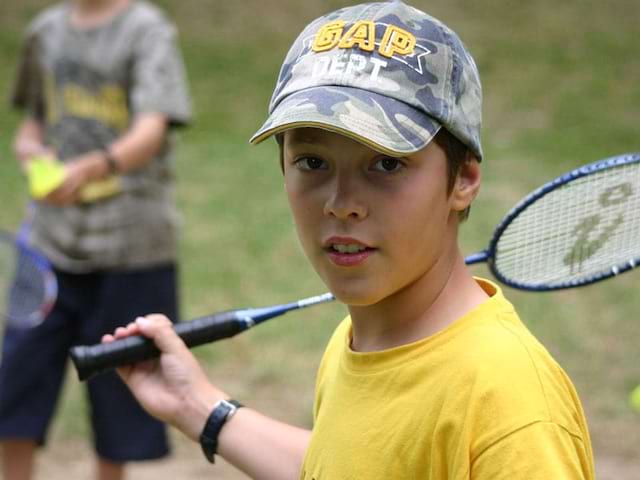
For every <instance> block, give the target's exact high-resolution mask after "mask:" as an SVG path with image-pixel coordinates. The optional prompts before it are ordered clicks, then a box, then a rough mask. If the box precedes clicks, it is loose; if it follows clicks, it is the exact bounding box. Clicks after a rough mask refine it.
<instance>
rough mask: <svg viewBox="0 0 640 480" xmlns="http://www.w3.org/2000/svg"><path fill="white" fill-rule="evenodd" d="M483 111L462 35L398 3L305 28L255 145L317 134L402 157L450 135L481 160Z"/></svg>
mask: <svg viewBox="0 0 640 480" xmlns="http://www.w3.org/2000/svg"><path fill="white" fill-rule="evenodd" d="M481 107H482V90H481V87H480V78H479V75H478V69H477V67H476V64H475V62H474V60H473V58H472V57H471V55H470V54H469V52H468V51H467V50H466V48H465V46H464V45H463V43H462V41H461V40H460V38H459V37H458V36H457V35H456V33H455V32H453V31H452V30H451V29H450V28H449V27H447V26H446V25H444V24H443V23H442V22H440V21H439V20H437V19H435V18H433V17H431V16H429V15H427V14H426V13H424V12H421V11H420V10H417V9H416V8H413V7H411V6H409V5H406V4H405V3H403V2H400V1H392V2H381V3H367V4H362V5H356V6H351V7H346V8H342V9H340V10H336V11H335V12H332V13H329V14H327V15H325V16H323V17H321V18H319V19H317V20H315V21H313V22H311V23H310V24H309V25H308V26H307V27H306V28H305V29H304V31H303V32H302V33H301V34H300V36H299V37H298V38H297V39H296V41H295V43H294V44H293V46H292V47H291V49H290V50H289V53H288V54H287V57H286V59H285V61H284V64H283V65H282V69H281V70H280V75H279V77H278V83H277V85H276V88H275V90H274V92H273V96H272V98H271V103H270V105H269V114H270V115H269V118H268V120H267V121H266V123H265V124H264V125H263V126H262V128H260V130H258V132H257V133H256V134H255V135H254V136H253V137H252V138H251V140H250V141H251V143H254V144H257V143H260V142H261V141H263V140H264V139H266V138H268V137H270V136H272V135H275V134H277V133H281V132H284V131H285V130H289V129H291V128H299V127H317V128H323V129H326V130H330V131H334V132H337V133H340V134H343V135H346V136H348V137H351V138H353V139H355V140H357V141H359V142H362V143H364V144H365V145H368V146H370V147H371V148H374V149H375V150H378V151H381V152H383V153H386V154H389V155H394V156H400V155H405V154H408V153H413V152H416V151H418V150H420V149H421V148H423V147H425V146H426V145H427V144H428V143H429V142H430V141H431V140H432V139H433V137H434V136H435V134H436V133H437V132H438V130H439V129H440V128H441V127H444V128H446V129H447V130H448V131H449V132H451V133H452V134H453V135H454V136H456V137H457V138H458V139H459V140H460V141H462V142H463V143H464V144H465V145H466V146H467V147H469V148H470V150H471V151H472V152H474V153H475V155H476V156H477V157H478V159H481V158H482V148H481V146H480V124H481V119H482V113H481Z"/></svg>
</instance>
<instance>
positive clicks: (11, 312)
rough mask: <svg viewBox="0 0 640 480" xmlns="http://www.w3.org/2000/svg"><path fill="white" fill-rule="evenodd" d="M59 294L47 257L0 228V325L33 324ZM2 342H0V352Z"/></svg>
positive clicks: (21, 326) (48, 309) (15, 326)
mask: <svg viewBox="0 0 640 480" xmlns="http://www.w3.org/2000/svg"><path fill="white" fill-rule="evenodd" d="M57 295H58V284H57V281H56V277H55V274H54V273H53V271H52V269H51V265H50V264H49V262H48V261H47V259H46V258H45V257H44V256H43V255H41V254H40V253H38V252H37V251H36V250H34V249H32V248H30V247H29V246H28V245H27V244H26V243H25V242H24V241H23V240H21V239H20V238H16V237H15V236H13V235H12V234H11V233H8V232H5V231H1V230H0V329H1V330H2V332H4V328H16V329H21V328H25V329H26V328H34V327H36V326H38V325H40V324H41V323H42V322H43V321H44V319H45V318H46V316H47V314H48V313H49V311H51V309H52V308H53V305H54V303H55V301H56V297H57ZM1 350H2V342H0V353H1Z"/></svg>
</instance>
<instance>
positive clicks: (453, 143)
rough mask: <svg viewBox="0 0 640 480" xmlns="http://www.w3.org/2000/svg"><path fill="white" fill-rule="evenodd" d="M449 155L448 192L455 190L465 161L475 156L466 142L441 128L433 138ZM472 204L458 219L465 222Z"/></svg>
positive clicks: (460, 213) (459, 214)
mask: <svg viewBox="0 0 640 480" xmlns="http://www.w3.org/2000/svg"><path fill="white" fill-rule="evenodd" d="M433 141H434V142H436V143H437V144H438V146H439V147H440V148H442V150H444V153H445V155H446V156H447V193H448V194H450V193H451V192H452V191H453V187H454V186H455V184H456V179H457V178H458V174H459V173H460V170H461V169H462V167H463V166H464V164H465V163H467V162H470V161H471V160H472V159H473V158H475V156H474V155H473V153H471V150H469V147H467V146H466V145H465V144H464V143H462V142H461V141H460V140H458V139H457V138H456V137H455V136H453V134H451V132H449V130H447V129H446V128H441V129H440V130H439V131H438V133H437V134H436V136H435V137H434V139H433ZM470 211H471V205H469V206H468V207H467V208H465V209H464V210H463V211H461V212H459V213H458V219H459V220H460V221H461V222H464V221H465V220H466V219H467V218H469V212H470Z"/></svg>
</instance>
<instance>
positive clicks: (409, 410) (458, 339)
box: [301, 279, 594, 480]
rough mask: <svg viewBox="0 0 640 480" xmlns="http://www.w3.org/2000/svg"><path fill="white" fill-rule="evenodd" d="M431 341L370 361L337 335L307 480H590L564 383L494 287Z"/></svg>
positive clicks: (324, 375) (326, 360)
mask: <svg viewBox="0 0 640 480" xmlns="http://www.w3.org/2000/svg"><path fill="white" fill-rule="evenodd" d="M478 282H479V284H480V285H481V286H482V288H483V289H484V290H485V291H486V292H487V293H488V294H489V295H490V297H491V298H489V299H488V300H487V301H486V302H484V303H483V304H482V305H480V306H478V307H477V308H475V309H474V310H473V311H471V312H469V313H468V314H466V315H464V316H463V317H462V318H460V319H458V320H457V321H456V322H454V323H453V324H452V325H450V326H449V327H447V328H446V329H444V330H443V331H441V332H438V333H437V334H435V335H433V336H431V337H428V338H425V339H423V340H420V341H418V342H415V343H412V344H409V345H403V346H401V347H397V348H393V349H389V350H385V351H380V352H372V353H357V352H354V351H352V350H351V349H350V347H349V345H350V334H351V319H350V318H349V317H347V318H346V319H345V320H344V321H343V322H342V323H341V324H340V325H339V326H338V328H337V329H336V331H335V333H334V335H333V337H332V339H331V341H330V342H329V345H328V347H327V350H326V352H325V354H324V357H323V359H322V363H321V365H320V369H319V372H318V379H317V389H316V401H315V407H314V428H313V434H312V437H311V443H310V445H309V449H308V451H307V453H306V456H305V460H304V465H303V471H302V474H301V478H302V479H304V480H348V479H354V480H378V479H379V480H383V479H384V480H396V479H397V480H413V479H420V480H444V479H447V480H453V479H487V480H500V479H509V480H519V479H523V480H524V479H527V480H538V479H539V480H551V479H553V480H564V479H592V478H594V470H593V454H592V450H591V444H590V440H589V433H588V430H587V425H586V421H585V417H584V413H583V411H582V407H581V405H580V401H579V399H578V396H577V394H576V392H575V389H574V387H573V385H572V384H571V381H570V380H569V378H568V377H567V375H566V374H565V373H564V372H563V371H562V369H561V368H560V366H559V365H558V364H557V363H556V362H555V361H554V360H553V359H552V358H551V355H550V354H549V353H548V352H547V350H545V348H544V347H543V346H542V345H541V344H540V343H539V342H538V341H537V340H536V338H535V337H534V336H533V335H532V334H531V333H530V332H529V331H528V330H527V328H526V327H525V326H524V325H523V324H522V322H521V321H520V319H519V318H518V315H517V314H516V312H515V311H514V309H513V306H512V305H511V304H510V303H509V302H508V301H507V300H506V299H505V298H504V296H503V295H502V292H501V291H500V289H499V288H498V287H497V286H496V285H494V284H492V283H491V282H488V281H486V280H481V279H478Z"/></svg>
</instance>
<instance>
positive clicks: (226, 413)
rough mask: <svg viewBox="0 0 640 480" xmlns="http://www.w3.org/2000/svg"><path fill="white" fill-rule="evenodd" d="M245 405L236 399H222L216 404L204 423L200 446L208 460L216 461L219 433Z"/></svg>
mask: <svg viewBox="0 0 640 480" xmlns="http://www.w3.org/2000/svg"><path fill="white" fill-rule="evenodd" d="M242 406H243V405H242V404H241V403H240V402H238V401H236V400H220V401H219V402H218V403H216V404H215V406H214V407H213V410H212V412H211V415H209V418H207V422H206V423H205V424H204V429H203V430H202V433H201V434H200V446H202V452H203V453H204V456H205V457H207V460H209V462H211V463H215V459H214V455H215V454H216V452H217V451H218V435H220V430H222V427H223V426H224V424H225V423H226V422H227V421H228V420H229V419H230V418H231V417H232V416H233V415H234V414H235V413H236V411H237V410H238V409H239V408H241V407H242Z"/></svg>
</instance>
